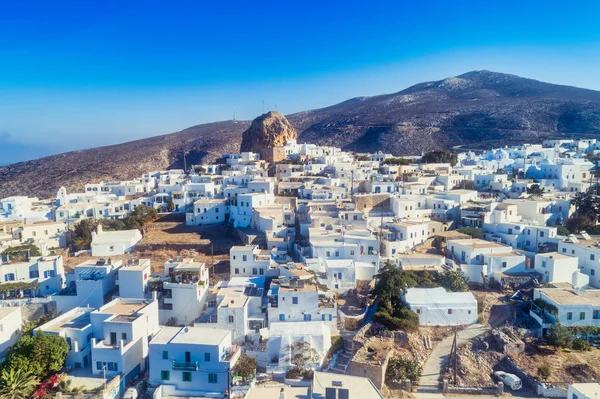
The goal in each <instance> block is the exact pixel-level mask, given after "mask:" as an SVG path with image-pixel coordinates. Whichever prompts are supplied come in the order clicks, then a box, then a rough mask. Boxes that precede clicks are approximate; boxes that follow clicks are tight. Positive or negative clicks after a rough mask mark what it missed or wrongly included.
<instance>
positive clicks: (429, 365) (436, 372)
mask: <svg viewBox="0 0 600 399" xmlns="http://www.w3.org/2000/svg"><path fill="white" fill-rule="evenodd" d="M489 330H490V327H489V326H484V325H481V324H472V325H470V326H468V327H467V328H465V329H464V330H461V331H459V332H458V346H461V345H464V344H465V343H467V342H468V341H470V340H472V339H473V338H475V337H477V336H479V335H481V334H483V333H485V332H486V331H489ZM453 340H454V334H452V335H450V336H448V337H446V338H445V339H443V340H442V341H441V342H440V343H439V344H437V346H436V347H435V348H434V349H433V351H432V352H431V355H429V358H428V359H427V362H425V365H424V366H423V374H422V375H421V380H420V383H419V387H418V390H417V392H432V391H434V392H437V391H438V389H437V388H436V387H437V386H439V379H440V374H441V371H442V366H443V365H444V362H445V360H446V359H447V358H448V356H449V355H450V350H451V349H452V341H453Z"/></svg>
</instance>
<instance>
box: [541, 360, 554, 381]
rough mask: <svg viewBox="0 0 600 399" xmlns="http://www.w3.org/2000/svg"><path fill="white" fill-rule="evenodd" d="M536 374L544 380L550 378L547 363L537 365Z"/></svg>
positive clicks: (549, 369) (550, 370)
mask: <svg viewBox="0 0 600 399" xmlns="http://www.w3.org/2000/svg"><path fill="white" fill-rule="evenodd" d="M538 374H539V376H540V378H541V379H542V380H544V381H546V380H547V379H548V378H550V375H551V374H552V369H551V368H550V366H548V365H547V364H544V365H542V366H540V367H538Z"/></svg>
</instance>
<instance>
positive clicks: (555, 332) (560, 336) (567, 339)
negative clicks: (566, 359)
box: [546, 324, 573, 349]
mask: <svg viewBox="0 0 600 399" xmlns="http://www.w3.org/2000/svg"><path fill="white" fill-rule="evenodd" d="M546 341H548V344H550V345H551V346H553V347H555V348H565V349H571V348H572V347H573V335H571V333H570V332H569V329H568V328H566V327H563V326H561V325H560V324H559V325H557V326H552V327H550V330H549V331H548V336H547V337H546Z"/></svg>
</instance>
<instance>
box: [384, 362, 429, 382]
mask: <svg viewBox="0 0 600 399" xmlns="http://www.w3.org/2000/svg"><path fill="white" fill-rule="evenodd" d="M419 377H421V365H420V364H419V361H418V360H416V359H408V358H406V357H403V356H393V357H391V358H390V361H389V362H388V367H387V370H386V372H385V379H386V381H388V382H401V381H404V380H409V381H417V380H418V379H419Z"/></svg>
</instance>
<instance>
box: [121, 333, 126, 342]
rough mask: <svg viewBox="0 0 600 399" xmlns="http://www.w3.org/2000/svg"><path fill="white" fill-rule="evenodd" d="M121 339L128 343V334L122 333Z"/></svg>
mask: <svg viewBox="0 0 600 399" xmlns="http://www.w3.org/2000/svg"><path fill="white" fill-rule="evenodd" d="M121 339H122V340H123V341H127V333H122V334H121Z"/></svg>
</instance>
